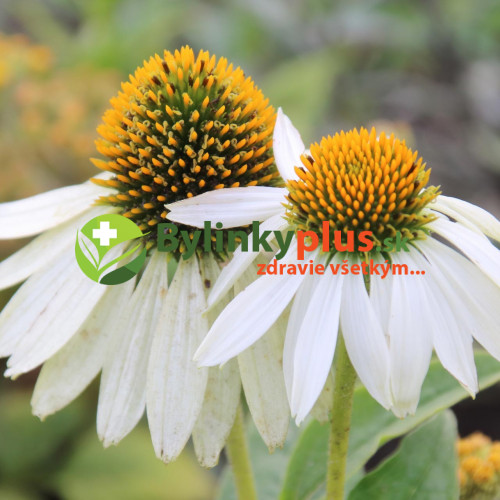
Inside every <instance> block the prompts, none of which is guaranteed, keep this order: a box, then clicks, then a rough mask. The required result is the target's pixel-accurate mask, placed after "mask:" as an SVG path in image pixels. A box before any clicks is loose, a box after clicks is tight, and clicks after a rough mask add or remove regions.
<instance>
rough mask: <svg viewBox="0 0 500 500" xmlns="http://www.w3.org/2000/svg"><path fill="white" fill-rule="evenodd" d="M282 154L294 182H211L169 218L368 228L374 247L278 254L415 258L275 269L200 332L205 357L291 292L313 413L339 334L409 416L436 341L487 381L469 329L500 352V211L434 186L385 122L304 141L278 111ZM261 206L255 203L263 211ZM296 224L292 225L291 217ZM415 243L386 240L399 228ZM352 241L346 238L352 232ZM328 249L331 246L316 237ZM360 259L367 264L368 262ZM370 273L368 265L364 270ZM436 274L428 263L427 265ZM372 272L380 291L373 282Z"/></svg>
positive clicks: (255, 330)
mask: <svg viewBox="0 0 500 500" xmlns="http://www.w3.org/2000/svg"><path fill="white" fill-rule="evenodd" d="M274 154H275V158H276V162H277V165H278V168H279V170H280V173H281V176H282V177H283V178H284V179H285V180H286V181H287V182H286V190H284V189H282V188H272V187H255V188H252V187H250V188H241V189H229V190H224V191H222V192H219V193H206V194H203V195H201V196H199V197H197V198H192V199H190V200H186V201H185V202H179V203H176V204H174V205H169V206H168V208H169V209H170V210H171V212H170V214H169V218H170V219H172V220H174V221H182V222H184V223H189V224H192V225H195V226H196V225H201V224H202V221H205V220H211V221H213V222H222V223H223V224H224V227H230V226H231V225H232V224H234V223H235V221H236V223H237V224H238V225H243V224H249V223H251V222H252V221H254V220H264V219H266V218H267V220H266V222H265V224H266V225H267V226H268V227H267V229H284V228H285V229H289V230H294V231H295V230H302V231H312V232H313V233H315V234H318V235H319V236H320V237H322V236H323V225H322V223H323V221H327V222H328V225H329V228H330V238H331V241H330V243H331V247H330V248H334V246H333V244H334V241H333V239H334V231H335V230H337V231H340V232H341V233H339V234H342V235H345V234H346V231H352V232H353V233H354V235H355V236H356V238H355V241H358V237H359V236H360V232H361V231H371V232H372V234H373V236H372V241H373V242H374V248H373V251H372V252H371V253H369V254H367V253H364V252H353V253H341V252H335V251H331V252H329V253H328V252H327V253H324V252H323V251H321V250H316V251H314V252H311V253H310V254H309V255H308V260H306V261H300V260H298V259H297V254H296V249H297V240H296V239H295V243H292V246H291V247H290V250H289V251H288V253H287V255H286V256H285V257H284V259H282V260H279V261H278V263H279V264H300V263H303V262H308V261H309V259H313V260H314V263H315V264H318V263H321V264H324V265H325V266H326V265H327V264H328V263H331V264H333V266H336V265H340V264H342V263H343V262H344V263H347V264H348V265H349V266H351V265H352V264H356V263H358V264H362V261H366V260H367V259H369V258H372V259H373V263H374V264H380V263H384V262H386V264H385V265H387V264H391V265H392V264H397V265H401V266H403V267H401V268H399V269H401V270H404V266H407V268H408V270H409V271H408V275H404V276H391V275H390V274H389V275H388V276H386V277H385V279H382V276H376V275H372V276H371V277H370V279H369V280H368V279H366V281H367V283H365V278H368V276H364V275H363V274H361V272H359V271H358V273H359V274H357V275H356V274H353V273H349V274H346V275H342V274H340V273H339V274H337V275H333V273H329V272H328V271H327V272H325V275H323V276H321V275H313V276H304V275H300V274H297V275H288V274H285V275H281V276H274V275H268V276H264V277H262V278H259V279H258V280H257V281H255V282H254V283H253V284H251V285H250V286H248V287H247V288H246V289H245V290H244V291H243V292H242V293H240V294H239V295H238V296H237V297H236V298H235V299H234V300H233V301H232V302H231V303H230V304H229V305H228V306H227V307H226V308H225V310H224V311H223V312H222V314H221V315H219V317H218V319H217V320H216V321H215V323H214V325H213V326H212V328H211V330H210V332H209V334H208V336H207V337H206V339H205V340H204V341H203V343H202V344H201V346H200V348H199V350H198V351H197V354H196V359H197V360H198V362H199V364H200V365H201V366H213V365H217V364H220V363H224V362H226V361H227V360H229V359H231V358H232V357H233V356H235V355H237V354H238V353H240V352H242V351H244V349H246V348H248V347H249V346H251V345H252V344H253V343H254V342H255V341H257V340H258V339H259V338H260V337H262V336H263V335H264V334H265V333H266V331H267V330H268V329H269V328H270V327H271V325H273V323H274V322H275V321H276V320H277V319H278V318H279V317H280V315H281V314H282V312H283V311H284V309H285V308H286V306H287V305H288V304H289V303H292V308H291V314H290V319H289V322H288V328H287V333H286V342H285V348H284V356H283V361H284V374H285V380H286V385H287V393H288V398H289V402H290V405H291V409H292V413H293V415H294V416H296V419H297V421H298V422H300V421H302V420H303V419H304V418H305V416H306V415H307V414H308V413H309V411H310V410H311V407H312V406H313V404H314V402H315V401H316V399H317V398H318V395H319V394H320V392H321V390H322V388H323V386H324V384H325V380H326V378H327V376H328V374H329V372H330V369H331V365H332V360H333V357H334V352H335V347H336V344H337V336H338V335H342V337H343V341H344V342H345V346H346V348H347V352H348V354H349V357H350V360H351V362H352V364H353V366H354V368H355V369H356V372H357V374H358V376H359V378H360V379H361V381H362V382H363V383H364V385H365V386H366V388H367V389H368V391H369V392H370V393H371V394H372V396H373V397H374V398H375V399H376V400H377V401H379V402H380V404H382V405H383V406H384V407H386V408H392V410H393V411H394V413H395V414H396V415H398V416H405V415H406V414H408V413H413V412H414V411H415V409H416V406H417V403H418V399H419V395H420V389H421V385H422V381H423V379H424V377H425V374H426V372H427V369H428V366H429V360H430V358H431V354H432V351H433V349H434V351H435V352H436V354H437V356H438V357H439V359H440V360H441V363H442V364H443V366H444V367H445V368H446V369H447V370H448V371H449V372H450V373H451V374H452V375H453V376H454V377H455V378H456V379H457V380H458V381H459V382H460V383H461V384H462V385H463V386H464V387H465V388H466V389H467V390H468V391H469V392H470V393H471V394H474V393H475V392H476V391H477V390H478V386H477V377H476V370H475V366H474V358H473V350H472V340H473V338H475V339H476V340H477V341H478V342H479V343H481V344H482V345H483V347H484V348H485V349H487V350H488V351H489V352H490V353H491V354H492V355H493V356H495V357H496V358H497V359H500V335H499V332H498V325H499V324H500V288H499V285H500V252H499V251H498V249H497V248H495V246H494V245H493V244H492V243H491V242H490V241H489V239H488V237H489V238H492V239H495V240H497V241H498V240H500V223H499V222H498V220H496V219H495V218H494V217H493V216H492V215H491V214H489V213H488V212H486V211H484V210H483V209H481V208H479V207H477V206H474V205H471V204H469V203H467V202H465V201H461V200H458V199H455V198H449V197H445V196H441V195H439V193H438V190H437V189H436V188H434V187H425V186H426V184H427V182H428V178H429V173H430V171H429V170H426V169H425V164H424V163H423V162H422V159H421V158H420V159H419V158H418V155H417V153H416V152H415V153H414V152H412V151H411V150H410V149H409V148H408V147H407V146H406V145H405V143H404V142H401V141H399V140H397V139H394V137H392V136H391V137H386V136H385V135H384V134H380V136H379V137H378V136H377V134H376V132H375V130H372V131H371V132H368V131H367V130H365V129H361V131H359V132H358V131H357V130H353V131H350V132H347V133H344V132H342V133H340V134H336V135H335V136H334V137H327V138H324V139H322V140H321V142H320V143H319V144H313V145H312V146H311V148H310V150H309V151H305V148H304V144H303V143H302V141H301V139H300V136H299V134H298V132H297V131H296V130H295V129H294V128H293V126H292V124H291V122H290V121H289V119H288V118H287V117H286V116H285V115H283V114H282V112H281V110H279V111H278V119H277V123H276V127H275V131H274ZM255 214H258V216H256V215H255ZM283 222H285V227H284V226H283ZM398 233H399V234H400V235H401V237H402V238H403V237H404V238H406V239H407V246H408V250H409V251H404V249H403V248H402V249H401V251H392V252H384V250H383V248H384V240H385V239H386V238H393V237H395V236H396V235H397V234H398ZM343 243H344V244H345V243H346V241H345V239H344V240H343ZM319 248H321V247H319ZM255 255H256V254H255V253H244V252H241V250H239V251H238V252H237V253H236V254H235V258H234V260H233V261H232V263H231V264H229V266H228V267H227V268H226V269H225V270H224V271H223V272H222V274H221V277H220V278H219V282H218V283H217V284H216V287H215V289H214V290H213V292H212V295H211V296H210V298H209V304H213V303H215V302H216V301H217V300H218V297H219V296H220V295H221V294H222V293H223V292H224V291H225V290H227V289H228V287H229V286H230V285H231V284H232V283H233V282H234V280H235V279H236V277H237V276H238V275H239V274H240V273H241V270H242V269H243V268H245V267H246V266H247V265H248V263H249V262H251V260H252V259H253V258H254V257H255ZM360 267H361V265H360ZM367 272H368V269H367ZM424 272H425V274H424ZM366 284H368V285H369V288H370V291H369V292H368V291H367V289H366V288H367V287H366V286H365V285H366Z"/></svg>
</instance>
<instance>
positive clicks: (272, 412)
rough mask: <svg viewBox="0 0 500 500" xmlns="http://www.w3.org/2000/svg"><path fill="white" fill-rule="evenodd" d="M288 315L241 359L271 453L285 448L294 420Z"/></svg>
mask: <svg viewBox="0 0 500 500" xmlns="http://www.w3.org/2000/svg"><path fill="white" fill-rule="evenodd" d="M255 270H256V267H254V269H253V272H252V271H251V270H250V269H249V270H248V271H247V272H246V273H245V275H244V276H243V278H242V280H241V281H239V282H238V283H237V284H236V286H235V293H238V292H239V291H240V290H241V289H242V288H243V287H244V286H245V284H246V283H249V282H250V283H251V282H252V280H253V279H255ZM287 316H288V315H287V314H286V312H285V313H284V314H282V315H281V316H280V318H279V319H278V321H276V323H275V324H274V325H273V326H272V327H271V328H270V329H269V331H268V332H267V333H266V334H265V335H263V336H262V337H261V338H260V339H259V340H257V342H255V344H253V345H252V346H250V347H249V348H248V349H246V350H244V351H243V352H242V353H241V354H240V355H239V356H238V364H239V367H240V373H241V381H242V383H243V388H244V390H245V398H246V401H247V404H248V408H249V409H250V413H251V414H252V418H253V421H254V423H255V426H256V427H257V430H258V431H259V433H260V435H261V436H262V439H263V440H264V442H265V443H266V445H267V446H268V448H269V450H270V451H273V450H274V449H276V448H277V447H282V446H283V443H284V442H285V439H286V435H287V431H288V424H289V421H290V409H289V406H288V400H287V396H286V389H285V380H284V378H283V368H282V365H283V361H282V360H283V342H284V339H285V330H286V323H287Z"/></svg>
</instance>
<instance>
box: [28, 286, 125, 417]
mask: <svg viewBox="0 0 500 500" xmlns="http://www.w3.org/2000/svg"><path fill="white" fill-rule="evenodd" d="M133 287H134V281H133V280H130V281H127V282H126V283H123V284H121V285H116V286H111V287H108V288H107V290H106V293H105V294H104V296H103V297H102V299H101V300H100V301H99V303H98V304H97V306H96V307H95V308H94V310H93V311H92V312H91V313H90V315H89V317H88V318H87V320H86V321H85V323H84V324H83V325H82V326H81V327H80V329H79V330H78V332H77V333H76V334H75V335H74V336H73V337H72V338H71V339H70V341H69V342H68V343H67V344H66V345H65V346H64V347H63V348H62V349H60V350H59V351H58V352H57V353H56V354H54V356H52V357H51V358H50V359H48V360H47V361H46V362H45V363H44V365H43V367H42V370H41V372H40V375H39V376H38V379H37V381H36V385H35V390H34V392H33V397H32V399H31V406H32V408H33V413H34V414H35V415H37V416H38V417H40V418H41V419H42V420H43V419H44V418H45V417H47V416H48V415H51V414H52V413H55V412H56V411H58V410H60V409H61V408H64V407H65V406H66V405H68V404H69V403H71V401H73V400H74V399H75V398H76V397H77V396H78V395H80V393H81V392H82V391H83V390H84V389H85V388H86V387H87V386H88V385H89V384H90V382H92V380H93V379H94V378H95V377H96V376H97V374H98V373H99V372H100V371H101V368H102V365H103V363H104V359H105V357H106V353H107V350H108V347H109V343H110V340H111V335H110V334H111V330H112V328H113V327H114V323H115V320H116V318H115V315H114V314H113V313H112V312H113V311H117V310H120V308H121V307H122V305H123V304H124V303H126V302H127V300H128V299H129V297H130V295H131V293H132V290H133Z"/></svg>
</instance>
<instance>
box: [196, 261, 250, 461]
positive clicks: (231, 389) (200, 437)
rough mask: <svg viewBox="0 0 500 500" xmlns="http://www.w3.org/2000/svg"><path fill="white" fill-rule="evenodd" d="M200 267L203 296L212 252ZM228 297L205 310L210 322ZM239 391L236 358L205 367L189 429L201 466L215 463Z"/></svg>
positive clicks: (211, 272)
mask: <svg viewBox="0 0 500 500" xmlns="http://www.w3.org/2000/svg"><path fill="white" fill-rule="evenodd" d="M200 270H201V274H202V279H203V284H204V286H205V296H207V295H208V293H209V292H210V290H211V289H212V287H213V285H214V283H215V281H216V280H217V277H218V276H219V274H220V267H219V264H218V263H217V262H216V261H215V259H214V257H213V256H212V254H205V255H203V257H202V258H201V262H200ZM231 297H232V294H226V295H225V296H224V298H223V300H221V302H219V303H218V304H217V307H214V308H213V309H212V310H211V311H209V312H208V313H207V314H206V316H207V318H208V320H209V323H210V324H211V323H212V322H213V320H214V318H216V317H217V315H218V314H219V313H220V312H221V311H222V309H223V308H224V307H225V306H226V305H227V304H228V303H229V301H230V299H231ZM240 395H241V381H240V374H239V370H238V363H237V362H236V360H231V361H229V362H228V363H227V364H226V365H225V366H224V367H223V368H210V369H209V370H208V382H207V389H206V391H205V398H204V400H203V406H202V408H201V411H200V415H199V417H198V420H197V421H196V425H195V427H194V429H193V444H194V450H195V453H196V456H197V458H198V461H199V462H200V464H201V465H202V466H203V467H214V466H216V465H217V463H218V461H219V454H220V452H221V450H222V448H223V447H224V445H225V443H226V441H227V438H228V436H229V433H230V432H231V428H232V427H233V423H234V419H235V417H236V411H237V410H238V407H239V402H240Z"/></svg>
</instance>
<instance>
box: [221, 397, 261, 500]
mask: <svg viewBox="0 0 500 500" xmlns="http://www.w3.org/2000/svg"><path fill="white" fill-rule="evenodd" d="M226 452H227V455H228V458H229V463H230V464H231V467H232V470H233V476H234V481H235V483H236V492H237V495H238V500H257V491H256V489H255V481H254V477H253V472H252V464H251V462H250V455H249V453H248V445H247V441H246V436H245V426H244V425H243V410H242V409H241V407H240V408H238V411H237V413H236V419H235V421H234V425H233V428H232V429H231V433H230V434H229V438H228V440H227V443H226Z"/></svg>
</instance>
